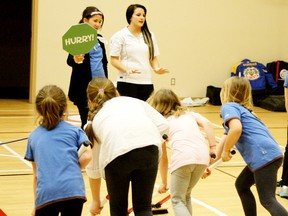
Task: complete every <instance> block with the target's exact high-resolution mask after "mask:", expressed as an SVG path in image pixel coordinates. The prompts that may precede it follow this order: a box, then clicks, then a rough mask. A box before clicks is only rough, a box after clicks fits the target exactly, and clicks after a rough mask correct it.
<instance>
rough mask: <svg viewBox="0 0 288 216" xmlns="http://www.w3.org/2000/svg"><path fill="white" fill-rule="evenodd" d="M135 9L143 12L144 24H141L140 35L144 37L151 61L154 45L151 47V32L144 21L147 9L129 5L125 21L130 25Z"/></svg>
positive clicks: (139, 5) (142, 6) (138, 5)
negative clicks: (140, 9)
mask: <svg viewBox="0 0 288 216" xmlns="http://www.w3.org/2000/svg"><path fill="white" fill-rule="evenodd" d="M137 8H142V9H143V10H144V12H145V22H144V24H143V26H142V28H141V31H142V34H143V37H144V41H145V43H146V44H147V45H148V47H149V59H150V60H153V58H154V45H153V40H152V36H151V32H150V31H149V28H148V24H147V19H146V15H147V9H146V7H145V6H144V5H141V4H131V5H129V7H128V8H127V10H126V20H127V22H128V24H130V23H131V18H132V16H133V14H134V11H135V10H136V9H137Z"/></svg>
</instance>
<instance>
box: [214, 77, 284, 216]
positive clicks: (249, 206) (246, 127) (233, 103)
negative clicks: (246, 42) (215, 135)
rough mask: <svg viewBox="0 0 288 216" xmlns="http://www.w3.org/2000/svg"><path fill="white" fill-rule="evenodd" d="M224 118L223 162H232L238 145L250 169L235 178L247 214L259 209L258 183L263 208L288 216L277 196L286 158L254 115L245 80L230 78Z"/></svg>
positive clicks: (224, 97) (224, 90)
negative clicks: (277, 187) (280, 171)
mask: <svg viewBox="0 0 288 216" xmlns="http://www.w3.org/2000/svg"><path fill="white" fill-rule="evenodd" d="M220 98H221V102H222V107H221V116H222V118H223V121H224V123H223V126H224V129H225V135H224V137H223V139H222V141H223V142H221V143H220V144H219V146H221V145H222V156H221V157H222V160H223V161H229V160H230V159H231V157H232V155H231V153H230V152H231V149H232V147H233V146H234V145H235V146H236V148H237V149H238V151H239V153H240V154H241V156H242V157H243V159H244V161H245V163H246V164H247V166H246V167H245V168H244V169H243V171H242V172H241V173H240V175H239V176H238V177H237V179H236V183H235V186H236V189H237V192H238V195H239V197H240V199H241V202H242V206H243V209H244V212H245V215H249V216H254V215H255V216H256V215H257V208H256V201H255V197H254V195H253V193H252V191H251V189H250V188H251V187H252V186H253V185H254V184H255V185H256V188H257V192H258V196H259V199H260V203H261V204H262V206H263V207H264V208H265V209H266V210H267V211H268V212H269V213H270V214H271V215H275V216H276V215H277V216H279V215H281V216H283V215H288V212H287V210H286V209H285V208H284V207H283V206H282V205H281V204H280V203H279V202H278V201H277V199H276V197H275V190H276V183H277V171H278V169H279V167H280V166H281V164H282V161H283V155H282V152H281V149H280V147H279V145H278V143H277V142H276V141H275V139H274V138H273V137H272V135H271V134H270V132H269V130H268V129H267V127H266V126H265V125H264V124H263V123H262V122H261V121H260V120H259V119H258V118H257V117H256V116H255V115H254V114H253V113H252V111H251V109H252V108H253V105H252V95H251V85H250V83H249V81H248V79H246V78H241V77H237V76H235V77H230V78H228V79H227V80H226V81H225V82H224V84H223V87H222V89H221V92H220Z"/></svg>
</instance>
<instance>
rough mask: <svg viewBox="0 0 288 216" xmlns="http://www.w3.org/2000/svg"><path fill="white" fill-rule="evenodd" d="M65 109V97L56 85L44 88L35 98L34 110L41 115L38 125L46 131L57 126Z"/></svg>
mask: <svg viewBox="0 0 288 216" xmlns="http://www.w3.org/2000/svg"><path fill="white" fill-rule="evenodd" d="M66 108H67V98H66V95H65V93H64V92H63V90H62V89H61V88H59V87H58V86H56V85H46V86H44V87H43V88H42V89H41V90H40V91H39V93H38V94H37V96H36V110H37V112H38V113H39V114H40V115H41V119H40V120H39V124H40V125H41V126H43V127H45V128H47V129H48V130H52V129H53V128H55V127H56V126H57V125H58V123H59V122H60V120H61V118H62V116H63V114H64V112H65V110H66Z"/></svg>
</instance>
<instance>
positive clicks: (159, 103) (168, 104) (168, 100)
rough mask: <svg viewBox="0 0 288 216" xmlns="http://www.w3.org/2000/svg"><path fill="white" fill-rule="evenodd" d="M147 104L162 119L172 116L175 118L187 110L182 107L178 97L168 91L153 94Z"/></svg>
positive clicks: (162, 90) (161, 90) (163, 90)
mask: <svg viewBox="0 0 288 216" xmlns="http://www.w3.org/2000/svg"><path fill="white" fill-rule="evenodd" d="M147 102H148V103H149V104H150V105H151V106H152V107H154V108H155V109H156V110H157V111H158V112H159V113H161V114H162V115H163V116H164V117H166V118H167V117H169V116H171V115H174V116H176V117H178V116H180V115H182V114H184V113H185V112H186V111H187V110H188V108H187V107H185V106H182V104H181V101H180V99H179V98H178V96H177V95H176V94H175V93H174V92H173V91H172V90H170V89H160V90H158V91H157V92H155V93H153V94H152V95H151V96H150V97H149V98H148V100H147Z"/></svg>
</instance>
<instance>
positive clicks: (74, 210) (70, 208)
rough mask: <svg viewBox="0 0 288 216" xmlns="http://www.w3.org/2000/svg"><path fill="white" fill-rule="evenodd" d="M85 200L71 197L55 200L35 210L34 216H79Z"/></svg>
mask: <svg viewBox="0 0 288 216" xmlns="http://www.w3.org/2000/svg"><path fill="white" fill-rule="evenodd" d="M84 202H85V200H82V199H73V200H66V201H61V202H55V203H52V204H49V205H47V206H44V207H43V208H41V209H38V210H36V214H35V216H58V215H59V213H61V216H71V215H73V216H81V214H82V209H83V203H84Z"/></svg>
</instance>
